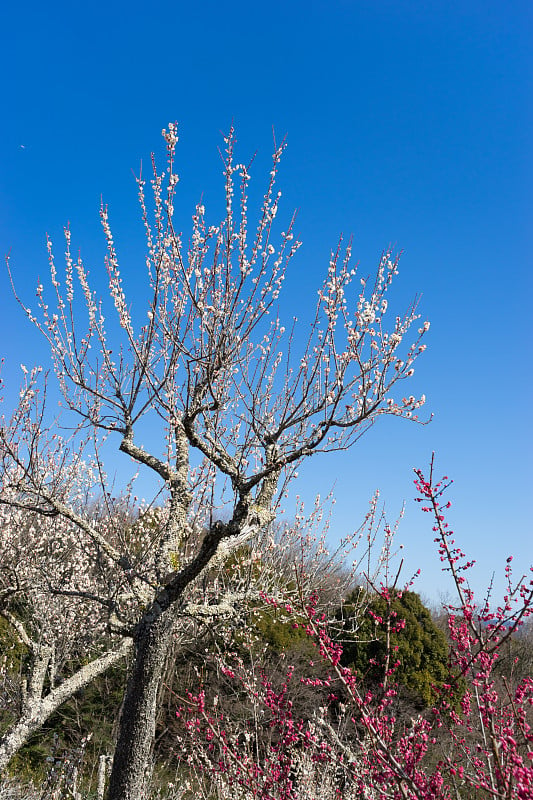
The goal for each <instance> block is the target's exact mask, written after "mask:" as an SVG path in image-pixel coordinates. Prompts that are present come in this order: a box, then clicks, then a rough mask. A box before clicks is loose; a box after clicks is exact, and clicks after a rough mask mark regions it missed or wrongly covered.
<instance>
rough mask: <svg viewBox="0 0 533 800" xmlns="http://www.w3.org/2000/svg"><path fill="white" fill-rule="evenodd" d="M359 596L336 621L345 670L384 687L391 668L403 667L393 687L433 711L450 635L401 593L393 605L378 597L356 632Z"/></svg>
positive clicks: (410, 594) (411, 595)
mask: <svg viewBox="0 0 533 800" xmlns="http://www.w3.org/2000/svg"><path fill="white" fill-rule="evenodd" d="M358 595H359V592H358V591H357V590H356V592H353V593H352V594H351V595H350V596H349V597H348V599H347V602H346V604H345V605H344V606H343V607H342V609H340V610H339V611H338V612H337V615H336V616H337V619H339V620H341V621H342V634H341V638H342V640H343V648H344V649H343V656H342V664H343V666H349V667H351V668H352V669H353V670H354V671H355V672H357V674H358V675H359V676H361V678H362V679H364V680H367V681H369V682H370V683H374V684H379V683H382V682H383V680H384V677H385V670H386V668H387V665H388V666H389V668H392V667H394V665H395V664H396V662H399V663H398V665H397V666H396V667H395V669H394V673H393V676H392V681H393V682H395V683H398V684H399V685H400V686H401V687H404V689H406V690H408V691H409V692H411V693H414V695H415V696H416V697H417V698H419V699H420V700H422V701H423V702H424V704H425V705H430V704H431V703H432V702H433V701H434V700H435V699H436V694H435V691H434V689H433V687H434V686H437V687H439V686H441V685H442V683H444V682H445V681H446V678H447V675H448V643H447V640H446V636H445V634H444V633H443V631H442V630H440V629H439V628H438V627H437V626H436V625H435V623H434V622H433V620H432V618H431V614H430V612H429V611H428V609H427V608H426V607H425V606H424V604H423V603H422V601H421V600H420V597H419V595H418V594H416V593H415V592H396V593H395V594H394V595H393V596H392V597H391V600H390V602H388V601H387V600H386V599H385V598H383V597H382V596H381V595H374V596H373V597H371V598H370V599H369V602H368V605H367V609H366V612H365V615H364V618H363V619H362V620H360V621H359V623H358V625H357V630H355V631H352V630H350V628H351V625H352V619H353V616H354V613H355V608H356V606H355V601H356V598H357V600H358V601H359V597H358ZM402 621H403V623H402ZM388 631H389V634H388ZM388 635H389V646H388V650H389V653H387V636H388ZM387 655H389V660H388V661H387Z"/></svg>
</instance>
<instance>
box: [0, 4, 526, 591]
mask: <svg viewBox="0 0 533 800" xmlns="http://www.w3.org/2000/svg"><path fill="white" fill-rule="evenodd" d="M0 30H1V31H2V33H1V34H0V36H1V40H2V46H1V48H0V60H1V62H2V75H3V81H2V83H3V90H2V108H3V120H4V122H3V125H2V126H1V128H0V162H1V168H0V243H1V246H2V249H3V252H8V251H10V253H11V259H12V264H13V267H14V269H15V272H16V275H17V282H18V286H19V288H20V290H21V292H22V293H23V294H24V296H25V297H26V298H27V299H28V300H29V301H30V302H31V300H32V298H33V292H34V286H35V282H36V278H37V276H38V275H41V276H43V277H44V275H45V273H46V252H45V247H44V241H45V240H44V235H45V232H49V233H50V234H51V235H52V237H53V238H55V239H56V240H58V239H59V236H60V232H61V230H62V226H63V224H64V223H66V222H67V220H70V223H71V227H72V231H73V241H74V243H75V245H76V247H78V246H79V247H81V250H82V253H83V255H84V256H85V257H86V258H87V259H88V261H89V262H90V263H91V273H92V275H93V276H94V279H95V281H96V285H97V286H98V285H99V280H100V277H99V276H101V277H103V272H102V271H99V270H102V260H101V256H102V253H103V237H102V234H101V231H100V227H99V220H98V208H99V202H100V197H101V196H103V197H104V199H105V201H107V202H108V203H109V206H110V213H111V221H112V223H114V229H115V238H116V241H117V244H118V247H119V254H120V255H121V262H122V272H123V274H124V275H125V280H126V284H127V283H128V278H129V280H130V281H131V284H130V285H131V286H132V291H134V292H135V291H138V289H139V286H140V280H137V279H136V276H137V272H136V271H138V269H139V263H140V258H139V253H138V250H137V249H136V248H137V243H138V241H139V238H138V236H139V227H138V221H137V220H138V215H137V209H136V199H135V184H134V182H133V178H132V174H131V170H132V169H133V170H137V168H138V166H139V162H140V160H141V158H142V159H144V160H145V162H146V159H147V157H148V155H149V153H150V151H151V150H153V149H156V150H158V151H159V152H160V153H162V147H161V144H160V135H159V133H160V130H161V128H162V127H163V126H164V125H166V123H167V122H168V121H169V120H175V119H177V120H178V121H179V124H180V143H179V145H178V165H179V166H178V171H179V173H180V177H181V183H180V200H179V203H180V209H183V210H184V212H183V229H184V230H185V231H186V230H187V228H188V227H189V220H190V216H189V214H190V212H192V208H193V204H194V203H195V202H197V200H198V199H199V198H200V196H201V195H202V193H203V197H204V199H206V200H207V201H209V199H210V198H215V197H217V191H218V188H219V187H220V186H221V175H220V162H219V160H218V154H217V147H218V146H219V144H220V142H221V139H220V132H221V131H226V130H227V129H228V127H229V125H230V123H231V121H232V120H233V121H234V123H235V125H236V128H237V134H238V140H239V148H240V153H241V155H242V156H243V159H246V158H247V157H248V156H250V155H251V154H252V153H254V152H255V151H256V150H257V151H258V156H257V162H256V167H255V170H254V173H253V174H254V175H256V176H257V179H258V180H260V178H261V177H262V174H263V173H262V168H263V167H264V168H265V169H266V166H267V164H268V156H269V153H270V150H271V144H272V127H274V129H275V132H276V136H277V137H281V136H283V135H285V134H287V140H288V150H287V152H286V156H285V158H284V161H283V164H282V169H281V173H280V187H281V189H282V190H283V193H284V194H283V206H282V209H281V212H280V213H282V214H284V215H285V218H288V217H289V216H290V214H291V212H292V210H293V208H298V209H299V215H298V224H297V230H298V232H299V234H300V236H301V238H302V239H303V242H304V246H303V248H302V249H301V250H300V252H299V254H298V257H297V260H296V261H295V262H294V267H293V273H292V275H291V278H290V282H289V292H290V298H291V304H292V305H291V307H290V308H291V311H292V308H293V305H294V299H293V298H295V297H297V298H301V301H302V302H304V300H305V297H306V292H307V293H308V297H310V298H312V297H313V293H314V290H315V288H316V287H317V286H318V284H319V282H320V281H321V278H322V276H323V271H324V269H325V268H326V267H327V262H328V256H329V251H330V249H331V248H332V247H333V246H334V245H335V243H336V240H337V237H338V235H339V233H340V232H341V231H342V232H344V233H345V234H348V233H353V235H354V253H355V256H356V259H357V260H359V261H360V262H361V270H362V271H363V272H364V273H365V274H367V273H370V272H371V271H372V270H373V268H374V266H375V265H376V263H377V260H378V258H379V255H380V253H381V251H382V249H383V248H385V247H387V246H388V245H389V244H390V243H393V244H394V245H396V246H397V247H398V248H399V249H402V250H403V251H404V255H403V257H402V261H401V269H400V276H399V279H398V282H397V291H396V292H395V295H394V298H395V299H394V306H395V308H398V310H402V309H403V307H404V306H405V305H406V304H407V302H408V301H409V300H410V299H411V298H412V296H413V295H414V294H415V293H417V292H420V293H422V295H423V296H422V301H421V310H422V313H423V315H424V317H427V318H428V319H430V320H431V324H432V327H431V331H430V334H429V336H428V340H427V342H428V350H427V352H426V354H425V355H424V357H423V359H422V360H421V361H420V362H419V364H418V367H417V371H416V375H415V377H414V379H413V389H412V391H413V393H416V392H417V391H418V392H422V391H423V392H425V394H426V396H427V398H428V403H427V408H428V410H430V411H432V412H433V413H434V415H435V416H434V421H433V422H432V423H431V425H429V426H426V427H417V426H415V425H412V424H409V423H408V422H404V421H401V420H394V419H391V420H384V421H383V424H382V425H379V426H376V428H375V429H374V430H373V431H371V432H370V433H369V434H368V435H367V437H366V438H365V439H363V440H362V441H361V442H360V443H359V444H358V445H356V446H355V448H354V449H353V450H351V451H350V452H347V453H343V454H340V455H331V456H324V457H321V458H316V459H313V460H312V461H311V462H310V463H309V464H308V465H307V466H306V467H305V468H304V469H302V470H301V471H300V484H299V486H298V487H296V490H298V491H300V492H301V494H302V495H303V496H304V497H306V498H311V497H312V496H313V495H314V493H316V492H321V493H322V494H325V493H327V491H328V490H329V489H330V488H331V487H332V485H333V484H334V491H335V494H336V497H337V503H336V511H335V516H334V520H333V528H332V530H333V534H332V535H333V537H334V536H336V535H338V536H340V535H341V534H343V533H344V532H345V530H346V528H351V527H354V526H355V525H356V524H357V523H358V521H359V520H360V519H361V518H362V516H363V514H364V512H365V510H366V503H367V501H368V498H369V497H370V495H371V493H372V491H373V490H374V489H375V488H377V487H379V488H380V489H381V492H382V495H381V496H382V499H383V501H384V502H385V503H386V507H387V510H388V513H389V515H390V516H391V517H392V518H393V517H394V516H395V515H396V513H397V511H398V510H399V508H400V507H401V503H402V501H403V500H405V501H406V502H407V512H406V516H405V519H404V521H403V523H402V526H401V529H400V536H399V541H402V542H403V543H404V545H405V549H404V553H405V555H406V572H405V575H406V577H407V574H408V573H409V571H414V570H415V569H416V568H418V567H421V569H422V576H421V578H420V579H419V581H418V583H417V584H416V586H415V588H417V589H418V590H419V591H421V592H422V593H423V594H425V595H426V596H428V597H431V598H433V599H438V596H439V592H441V591H443V592H445V591H446V590H447V589H448V588H449V584H448V583H447V580H446V578H445V577H444V576H442V575H441V574H440V572H439V569H440V565H439V562H438V558H437V555H436V551H435V549H434V546H433V545H432V536H431V530H430V526H429V524H428V523H429V520H428V519H427V518H426V517H425V515H422V514H421V513H420V511H419V509H418V507H417V506H415V504H413V503H412V502H411V500H412V497H413V487H412V468H413V467H414V466H422V467H424V466H425V465H426V464H427V463H428V461H429V458H430V455H431V452H432V451H433V450H435V451H436V458H437V466H438V468H439V469H440V470H441V471H442V472H445V473H447V474H448V475H451V476H452V477H453V478H454V479H455V484H454V487H453V492H452V494H451V497H452V500H453V501H454V506H453V509H452V514H451V521H452V522H453V525H454V527H455V530H456V534H457V538H458V540H460V541H461V543H462V544H463V546H464V548H465V549H466V550H467V552H468V554H469V555H471V556H472V557H474V558H476V559H477V561H478V565H477V567H476V572H475V574H474V575H473V585H474V588H476V589H477V590H481V587H482V586H484V585H485V584H486V583H487V581H488V580H489V579H490V576H491V574H492V572H493V570H496V571H497V574H501V573H503V562H504V560H505V557H506V556H507V555H509V554H510V553H513V554H514V555H515V562H514V563H515V564H516V565H517V566H516V569H517V570H518V569H520V568H522V569H523V570H527V569H528V567H529V564H530V563H532V562H533V553H532V548H531V544H530V542H531V518H530V513H529V505H530V501H529V498H530V496H531V488H530V487H531V482H532V479H533V474H532V468H531V445H532V438H533V437H532V426H531V415H530V404H531V389H532V378H531V352H532V348H531V345H532V336H531V311H530V303H531V297H532V294H531V290H532V279H531V262H532V258H531V245H530V237H531V232H532V230H533V226H532V224H531V223H532V219H531V217H532V213H531V190H530V187H531V185H533V169H532V166H533V158H532V146H531V141H532V133H533V131H532V118H533V108H532V97H533V93H532V89H533V86H532V84H533V80H532V78H533V59H532V56H531V41H533V6H532V5H531V3H530V2H529V0H527V1H524V2H514V0H510V2H507V3H502V2H494V1H493V0H479V2H474V1H473V0H461V1H460V2H453V0H442V2H441V1H440V0H431V1H430V2H427V0H424V1H422V0H411V2H407V1H406V0H398V1H397V2H389V1H382V0H365V1H359V0H344V1H342V2H341V1H340V0H331V1H330V2H328V3H326V2H313V1H311V2H305V3H304V2H300V0H298V2H290V0H286V1H285V2H283V3H282V2H271V3H268V4H266V3H251V2H246V3H245V2H241V1H240V0H239V1H238V2H232V3H225V4H222V3H219V2H213V0H206V2H203V3H202V4H196V5H195V4H192V3H187V4H185V3H182V2H172V3H170V2H152V3H151V4H145V3H143V4H140V3H137V2H129V3H124V2H113V0H111V2H108V3H106V4H102V3H99V2H95V3H92V4H86V5H84V6H83V7H82V6H81V5H79V7H78V6H74V5H72V4H66V3H63V2H55V3H53V4H49V5H48V6H45V5H43V4H37V3H35V2H33V0H29V2H26V3H25V4H24V5H20V6H17V7H15V4H9V5H4V8H3V10H2V12H0ZM206 205H207V211H208V213H209V202H206ZM103 285H104V284H103V281H102V282H101V286H102V287H103ZM0 297H1V298H2V301H1V302H2V315H1V320H0V335H1V341H2V351H3V355H5V357H6V367H5V370H4V376H5V378H6V379H7V383H8V391H9V387H10V386H13V385H14V383H15V382H16V383H18V380H19V376H20V369H19V364H20V362H21V361H23V362H25V363H31V362H32V361H37V362H42V361H44V360H45V358H46V352H45V350H44V348H43V345H42V342H40V341H39V339H38V337H37V335H36V334H35V332H34V331H32V329H31V327H30V326H29V324H28V323H27V322H26V321H25V319H24V318H23V316H22V315H21V313H20V311H19V309H18V308H17V307H16V305H15V303H14V301H13V300H12V298H11V296H10V291H9V286H8V282H7V277H6V275H5V273H1V274H0Z"/></svg>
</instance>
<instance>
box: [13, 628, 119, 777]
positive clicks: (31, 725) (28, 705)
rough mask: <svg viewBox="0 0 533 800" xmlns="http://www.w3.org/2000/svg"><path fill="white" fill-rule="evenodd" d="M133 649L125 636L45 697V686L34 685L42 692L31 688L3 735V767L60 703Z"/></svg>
mask: <svg viewBox="0 0 533 800" xmlns="http://www.w3.org/2000/svg"><path fill="white" fill-rule="evenodd" d="M130 649H131V640H125V641H124V642H122V644H121V645H120V647H119V648H117V650H110V651H109V652H107V653H104V654H103V655H101V656H100V657H99V658H96V659H95V660H94V661H91V662H90V663H89V664H85V665H84V666H83V667H81V669H79V670H78V672H75V673H74V675H72V676H71V677H70V678H66V679H65V680H64V681H63V682H62V683H60V684H59V686H56V687H55V688H54V689H52V691H51V692H49V693H48V694H47V695H45V696H44V697H42V696H41V694H40V692H41V689H42V687H41V686H39V687H35V688H36V689H37V688H38V690H39V695H34V696H32V693H31V692H30V693H29V694H28V695H27V696H26V698H25V700H24V704H23V705H24V707H23V711H22V714H21V717H20V718H19V719H18V720H17V721H16V722H15V723H14V724H13V725H12V726H11V727H10V728H8V730H7V731H6V732H5V733H4V734H3V736H2V737H1V738H0V771H2V770H3V769H5V767H7V765H8V764H9V762H10V760H11V759H12V758H13V756H14V755H15V753H18V751H19V750H20V749H21V747H24V745H25V744H26V742H27V741H28V739H29V738H30V736H31V735H32V734H33V733H35V731H38V730H39V728H41V727H42V725H44V723H45V722H46V720H47V719H48V718H49V717H51V716H52V714H53V713H54V712H55V711H57V709H58V708H59V706H61V705H62V704H63V703H65V702H66V701H67V700H69V699H70V698H71V697H72V695H73V694H74V693H75V692H77V691H79V689H82V688H83V687H84V686H87V684H89V683H91V681H93V680H94V679H95V678H97V677H98V675H101V674H102V673H103V672H106V671H107V670H108V669H109V668H110V667H111V666H113V665H114V664H117V663H118V662H119V661H121V660H122V659H123V658H124V656H125V655H127V653H128V652H129V650H130ZM30 685H31V681H30Z"/></svg>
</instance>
